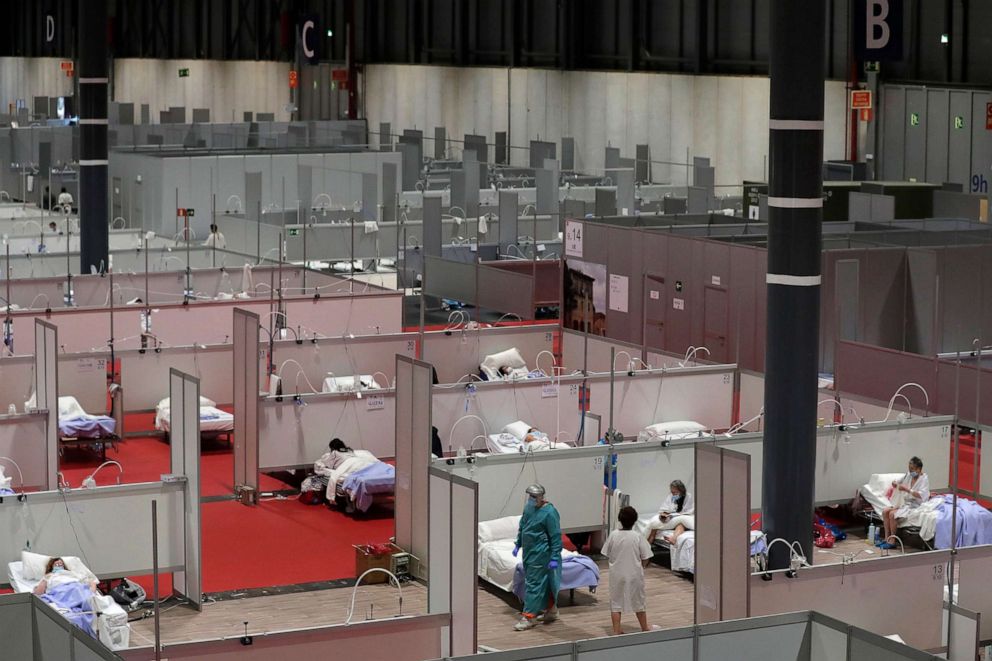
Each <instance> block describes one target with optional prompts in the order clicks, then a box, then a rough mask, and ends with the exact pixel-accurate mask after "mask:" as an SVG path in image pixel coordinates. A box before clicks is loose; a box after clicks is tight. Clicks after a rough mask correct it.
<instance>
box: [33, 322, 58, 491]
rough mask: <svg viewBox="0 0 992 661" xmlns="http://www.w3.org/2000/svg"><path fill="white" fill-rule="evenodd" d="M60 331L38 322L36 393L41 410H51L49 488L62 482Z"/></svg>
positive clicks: (48, 433) (36, 327)
mask: <svg viewBox="0 0 992 661" xmlns="http://www.w3.org/2000/svg"><path fill="white" fill-rule="evenodd" d="M58 346H59V332H58V328H56V326H55V325H54V324H50V323H48V322H47V321H42V320H41V319H35V322H34V393H35V406H36V407H37V408H38V410H47V411H48V425H47V429H46V433H45V447H46V448H48V453H47V454H48V480H47V482H46V483H45V487H44V488H45V489H53V488H56V487H57V486H58V483H59V475H58V474H59V396H58V383H59V361H58Z"/></svg>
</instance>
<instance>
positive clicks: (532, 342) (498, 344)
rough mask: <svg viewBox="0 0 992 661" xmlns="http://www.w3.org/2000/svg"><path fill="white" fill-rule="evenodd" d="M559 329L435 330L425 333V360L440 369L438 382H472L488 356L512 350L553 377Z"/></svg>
mask: <svg viewBox="0 0 992 661" xmlns="http://www.w3.org/2000/svg"><path fill="white" fill-rule="evenodd" d="M557 330H558V327H557V326H555V325H550V324H549V325H541V326H536V327H535V326H507V327H502V328H478V329H471V330H469V329H466V328H455V329H453V330H451V331H433V332H429V333H424V346H423V358H424V360H426V361H427V362H429V363H432V364H433V365H434V366H435V369H437V376H438V382H439V383H456V382H457V381H458V380H459V379H463V380H472V377H471V375H473V374H474V375H478V374H479V366H480V365H481V364H482V361H483V359H485V357H486V356H489V355H492V354H495V353H500V352H502V351H506V350H507V349H511V348H516V349H517V350H518V351H519V352H520V355H521V357H523V359H524V362H526V363H527V368H528V369H530V370H536V369H540V370H542V371H544V372H545V373H546V374H549V375H550V374H551V373H552V365H553V363H554V355H553V351H554V336H555V333H556V332H557ZM466 376H468V377H469V378H468V379H465V377H466Z"/></svg>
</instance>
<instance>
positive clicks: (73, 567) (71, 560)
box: [62, 555, 97, 581]
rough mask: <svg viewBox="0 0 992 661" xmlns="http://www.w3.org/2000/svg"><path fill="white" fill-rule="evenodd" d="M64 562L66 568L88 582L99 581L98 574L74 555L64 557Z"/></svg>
mask: <svg viewBox="0 0 992 661" xmlns="http://www.w3.org/2000/svg"><path fill="white" fill-rule="evenodd" d="M62 562H64V563H65V568H66V569H68V570H69V571H71V572H72V573H73V574H75V575H76V576H79V577H80V578H83V579H85V580H87V581H95V580H97V578H96V574H94V573H93V572H91V571H90V568H89V567H87V566H86V565H84V564H83V561H82V560H80V559H79V558H77V557H76V556H74V555H64V556H62Z"/></svg>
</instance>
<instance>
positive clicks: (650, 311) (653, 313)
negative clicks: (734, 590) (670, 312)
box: [644, 274, 668, 349]
mask: <svg viewBox="0 0 992 661" xmlns="http://www.w3.org/2000/svg"><path fill="white" fill-rule="evenodd" d="M667 301H668V296H667V295H666V293H665V278H663V277H661V276H660V275H650V274H645V275H644V344H645V345H646V346H648V347H651V348H653V349H667V348H668V347H666V346H665V311H666V309H667V306H666V305H665V303H666V302H667Z"/></svg>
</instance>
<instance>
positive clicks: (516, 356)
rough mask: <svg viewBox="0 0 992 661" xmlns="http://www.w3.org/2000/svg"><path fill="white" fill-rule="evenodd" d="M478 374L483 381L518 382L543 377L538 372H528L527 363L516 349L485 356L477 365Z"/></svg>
mask: <svg viewBox="0 0 992 661" xmlns="http://www.w3.org/2000/svg"><path fill="white" fill-rule="evenodd" d="M504 372H507V373H504ZM479 373H480V374H481V375H482V378H483V380H485V381H519V380H521V379H535V378H541V377H543V376H545V374H544V373H543V372H541V371H539V370H534V371H531V370H528V369H527V361H525V360H524V357H523V356H521V355H520V351H518V350H517V348H516V347H512V348H510V349H507V350H506V351H500V352H499V353H494V354H490V355H488V356H486V357H485V358H484V359H483V360H482V362H481V363H480V364H479Z"/></svg>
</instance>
